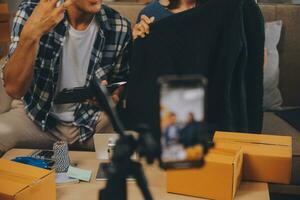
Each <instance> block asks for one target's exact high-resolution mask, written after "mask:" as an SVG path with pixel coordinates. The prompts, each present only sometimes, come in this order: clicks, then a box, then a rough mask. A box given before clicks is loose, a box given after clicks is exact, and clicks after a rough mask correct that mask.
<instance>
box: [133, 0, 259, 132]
mask: <svg viewBox="0 0 300 200" xmlns="http://www.w3.org/2000/svg"><path fill="white" fill-rule="evenodd" d="M263 56H264V20H263V17H262V14H261V12H260V9H259V7H258V5H257V4H256V3H255V1H254V0H210V1H208V2H207V3H205V4H202V5H200V6H199V7H197V8H194V9H191V10H189V11H185V12H182V13H179V14H176V15H173V16H170V17H167V18H165V19H163V20H160V21H158V22H157V23H155V24H153V25H152V26H151V32H150V35H149V36H147V37H146V38H145V39H137V40H136V41H135V43H134V47H133V57H132V68H131V73H130V74H131V75H130V81H129V85H128V101H127V102H128V112H129V116H130V127H131V128H134V127H135V126H136V125H138V124H140V123H146V124H148V125H150V126H151V127H152V128H153V129H154V130H155V131H159V99H158V86H157V78H158V77H159V76H161V75H166V74H177V75H184V74H202V75H204V76H205V77H206V78H207V79H208V88H207V95H208V96H207V109H206V121H207V122H208V123H209V124H211V125H213V126H214V129H217V130H227V131H244V132H259V131H261V128H262V113H263V112H262V95H263Z"/></svg>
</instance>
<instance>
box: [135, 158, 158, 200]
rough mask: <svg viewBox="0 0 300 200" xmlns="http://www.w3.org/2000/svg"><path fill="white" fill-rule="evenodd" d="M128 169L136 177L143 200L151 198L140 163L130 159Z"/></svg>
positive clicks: (150, 199)
mask: <svg viewBox="0 0 300 200" xmlns="http://www.w3.org/2000/svg"><path fill="white" fill-rule="evenodd" d="M130 169H131V174H132V175H133V176H134V177H135V178H136V182H137V185H138V187H139V188H140V190H141V192H142V193H143V196H144V198H145V200H153V198H152V195H151V193H150V190H149V188H148V183H147V180H146V176H145V174H144V171H143V167H142V165H141V164H140V163H138V162H134V161H131V168H130Z"/></svg>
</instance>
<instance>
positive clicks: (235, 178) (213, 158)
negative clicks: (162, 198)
mask: <svg viewBox="0 0 300 200" xmlns="http://www.w3.org/2000/svg"><path fill="white" fill-rule="evenodd" d="M242 161H243V152H242V150H241V148H240V146H239V145H236V146H233V145H227V144H220V145H218V144H217V145H216V146H215V148H213V149H211V150H210V152H209V153H208V154H207V156H206V157H205V165H204V166H203V167H202V168H195V169H176V170H168V171H167V192H170V193H176V194H183V195H188V196H195V197H203V198H209V199H216V200H232V199H233V198H234V196H235V193H236V191H237V188H238V186H239V183H240V179H241V168H242Z"/></svg>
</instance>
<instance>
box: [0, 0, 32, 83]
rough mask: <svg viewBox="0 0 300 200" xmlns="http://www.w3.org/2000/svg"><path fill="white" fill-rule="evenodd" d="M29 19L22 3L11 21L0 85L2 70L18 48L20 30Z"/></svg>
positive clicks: (25, 7) (26, 9)
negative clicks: (8, 43) (7, 49)
mask: <svg viewBox="0 0 300 200" xmlns="http://www.w3.org/2000/svg"><path fill="white" fill-rule="evenodd" d="M28 18H29V11H28V7H27V6H26V4H25V3H22V4H21V5H20V6H19V9H18V11H17V13H16V16H15V18H14V20H13V26H12V31H11V36H10V40H11V42H10V45H9V51H8V54H7V56H6V58H5V62H4V63H3V65H2V66H0V68H1V70H0V71H1V73H0V77H1V81H2V84H3V85H4V84H5V83H4V81H3V78H4V77H3V70H4V68H5V66H6V64H7V62H8V60H9V58H10V57H11V56H12V55H13V53H14V52H15V50H16V48H17V46H18V43H19V41H20V35H21V32H22V29H23V27H24V25H25V22H26V21H27V19H28Z"/></svg>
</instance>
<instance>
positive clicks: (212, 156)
mask: <svg viewBox="0 0 300 200" xmlns="http://www.w3.org/2000/svg"><path fill="white" fill-rule="evenodd" d="M225 145H226V144H216V146H215V147H214V148H212V149H210V150H209V153H208V154H207V155H206V156H205V160H206V161H209V162H214V163H225V164H233V163H234V162H235V160H236V157H237V155H238V154H240V152H241V147H239V146H232V149H229V148H227V149H225V148H223V147H225Z"/></svg>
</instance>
